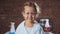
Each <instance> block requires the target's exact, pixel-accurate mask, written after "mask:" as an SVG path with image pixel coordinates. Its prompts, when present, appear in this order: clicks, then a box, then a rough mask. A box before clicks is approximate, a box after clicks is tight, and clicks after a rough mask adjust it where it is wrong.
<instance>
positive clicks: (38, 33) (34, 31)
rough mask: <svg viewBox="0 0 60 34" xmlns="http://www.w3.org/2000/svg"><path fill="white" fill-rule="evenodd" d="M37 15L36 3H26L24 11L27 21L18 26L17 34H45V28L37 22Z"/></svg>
mask: <svg viewBox="0 0 60 34" xmlns="http://www.w3.org/2000/svg"><path fill="white" fill-rule="evenodd" d="M36 14H37V9H36V5H35V4H34V2H26V3H25V4H24V6H23V11H22V15H23V17H24V19H25V20H24V21H22V22H21V23H20V24H19V25H18V27H17V29H16V33H15V34H44V32H43V28H42V27H41V26H40V24H39V23H38V22H37V21H36V20H35V19H36Z"/></svg>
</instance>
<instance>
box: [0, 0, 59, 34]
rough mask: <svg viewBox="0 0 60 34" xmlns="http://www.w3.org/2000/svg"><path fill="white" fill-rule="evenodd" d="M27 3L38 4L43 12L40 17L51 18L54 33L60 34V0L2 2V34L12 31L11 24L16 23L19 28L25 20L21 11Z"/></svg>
mask: <svg viewBox="0 0 60 34" xmlns="http://www.w3.org/2000/svg"><path fill="white" fill-rule="evenodd" d="M26 1H35V2H37V3H38V5H39V6H40V7H41V11H42V13H41V15H40V17H41V18H51V19H52V23H53V33H54V34H60V0H0V34H4V33H5V32H7V31H9V30H10V22H12V21H13V22H15V27H17V26H18V24H19V23H20V22H21V21H22V20H23V17H22V15H21V11H22V5H23V3H24V2H26ZM37 20H39V19H37Z"/></svg>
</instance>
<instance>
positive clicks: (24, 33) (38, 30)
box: [15, 20, 44, 34]
mask: <svg viewBox="0 0 60 34" xmlns="http://www.w3.org/2000/svg"><path fill="white" fill-rule="evenodd" d="M24 23H25V21H23V22H21V23H20V24H19V25H18V27H17V29H16V32H15V34H44V31H43V28H42V27H41V26H40V24H39V23H38V22H37V21H36V20H35V21H34V27H33V28H31V29H28V30H26V27H25V26H24Z"/></svg>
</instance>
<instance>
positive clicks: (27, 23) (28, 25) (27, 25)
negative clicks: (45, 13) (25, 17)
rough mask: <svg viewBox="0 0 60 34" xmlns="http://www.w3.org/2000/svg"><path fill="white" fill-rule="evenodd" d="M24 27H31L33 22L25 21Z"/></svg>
mask: <svg viewBox="0 0 60 34" xmlns="http://www.w3.org/2000/svg"><path fill="white" fill-rule="evenodd" d="M25 26H26V27H33V26H34V23H33V22H25Z"/></svg>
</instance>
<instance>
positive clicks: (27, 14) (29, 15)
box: [23, 6, 36, 22]
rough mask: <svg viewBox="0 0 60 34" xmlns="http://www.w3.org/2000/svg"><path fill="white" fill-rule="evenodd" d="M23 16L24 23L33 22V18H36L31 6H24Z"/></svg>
mask: <svg viewBox="0 0 60 34" xmlns="http://www.w3.org/2000/svg"><path fill="white" fill-rule="evenodd" d="M23 16H24V18H25V20H26V21H28V22H33V21H34V20H35V17H36V11H35V8H34V7H31V6H25V7H24V13H23Z"/></svg>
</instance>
